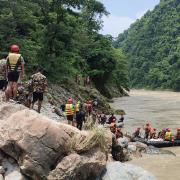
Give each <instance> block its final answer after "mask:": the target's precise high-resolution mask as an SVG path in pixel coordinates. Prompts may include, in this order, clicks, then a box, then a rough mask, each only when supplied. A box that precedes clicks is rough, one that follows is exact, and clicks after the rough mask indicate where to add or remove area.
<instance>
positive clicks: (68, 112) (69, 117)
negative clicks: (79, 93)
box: [65, 98, 74, 126]
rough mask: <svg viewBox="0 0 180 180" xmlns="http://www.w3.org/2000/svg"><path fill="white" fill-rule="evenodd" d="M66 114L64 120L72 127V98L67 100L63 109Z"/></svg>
mask: <svg viewBox="0 0 180 180" xmlns="http://www.w3.org/2000/svg"><path fill="white" fill-rule="evenodd" d="M65 112H66V118H67V121H68V124H71V125H72V126H73V119H74V105H73V100H72V98H69V99H68V101H67V104H66V107H65Z"/></svg>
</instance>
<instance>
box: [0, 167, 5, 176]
mask: <svg viewBox="0 0 180 180" xmlns="http://www.w3.org/2000/svg"><path fill="white" fill-rule="evenodd" d="M4 173H5V170H4V167H3V166H0V174H4Z"/></svg>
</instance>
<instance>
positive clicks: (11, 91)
mask: <svg viewBox="0 0 180 180" xmlns="http://www.w3.org/2000/svg"><path fill="white" fill-rule="evenodd" d="M19 52H20V49H19V46H17V45H12V46H11V52H10V53H9V55H8V57H7V62H6V72H7V78H8V87H7V89H6V100H7V101H8V100H9V99H10V98H13V99H14V100H15V99H16V96H17V81H18V79H19V69H21V79H23V78H24V59H23V57H22V55H21V54H20V53H19Z"/></svg>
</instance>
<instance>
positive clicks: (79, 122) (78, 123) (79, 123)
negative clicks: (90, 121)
mask: <svg viewBox="0 0 180 180" xmlns="http://www.w3.org/2000/svg"><path fill="white" fill-rule="evenodd" d="M82 125H83V122H82V121H77V126H76V127H77V128H78V129H79V130H82Z"/></svg>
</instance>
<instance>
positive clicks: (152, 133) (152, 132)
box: [150, 128, 156, 139]
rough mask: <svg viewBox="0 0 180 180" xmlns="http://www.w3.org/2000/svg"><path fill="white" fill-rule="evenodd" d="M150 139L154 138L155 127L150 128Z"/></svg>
mask: <svg viewBox="0 0 180 180" xmlns="http://www.w3.org/2000/svg"><path fill="white" fill-rule="evenodd" d="M150 139H156V129H155V128H151V129H150Z"/></svg>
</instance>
